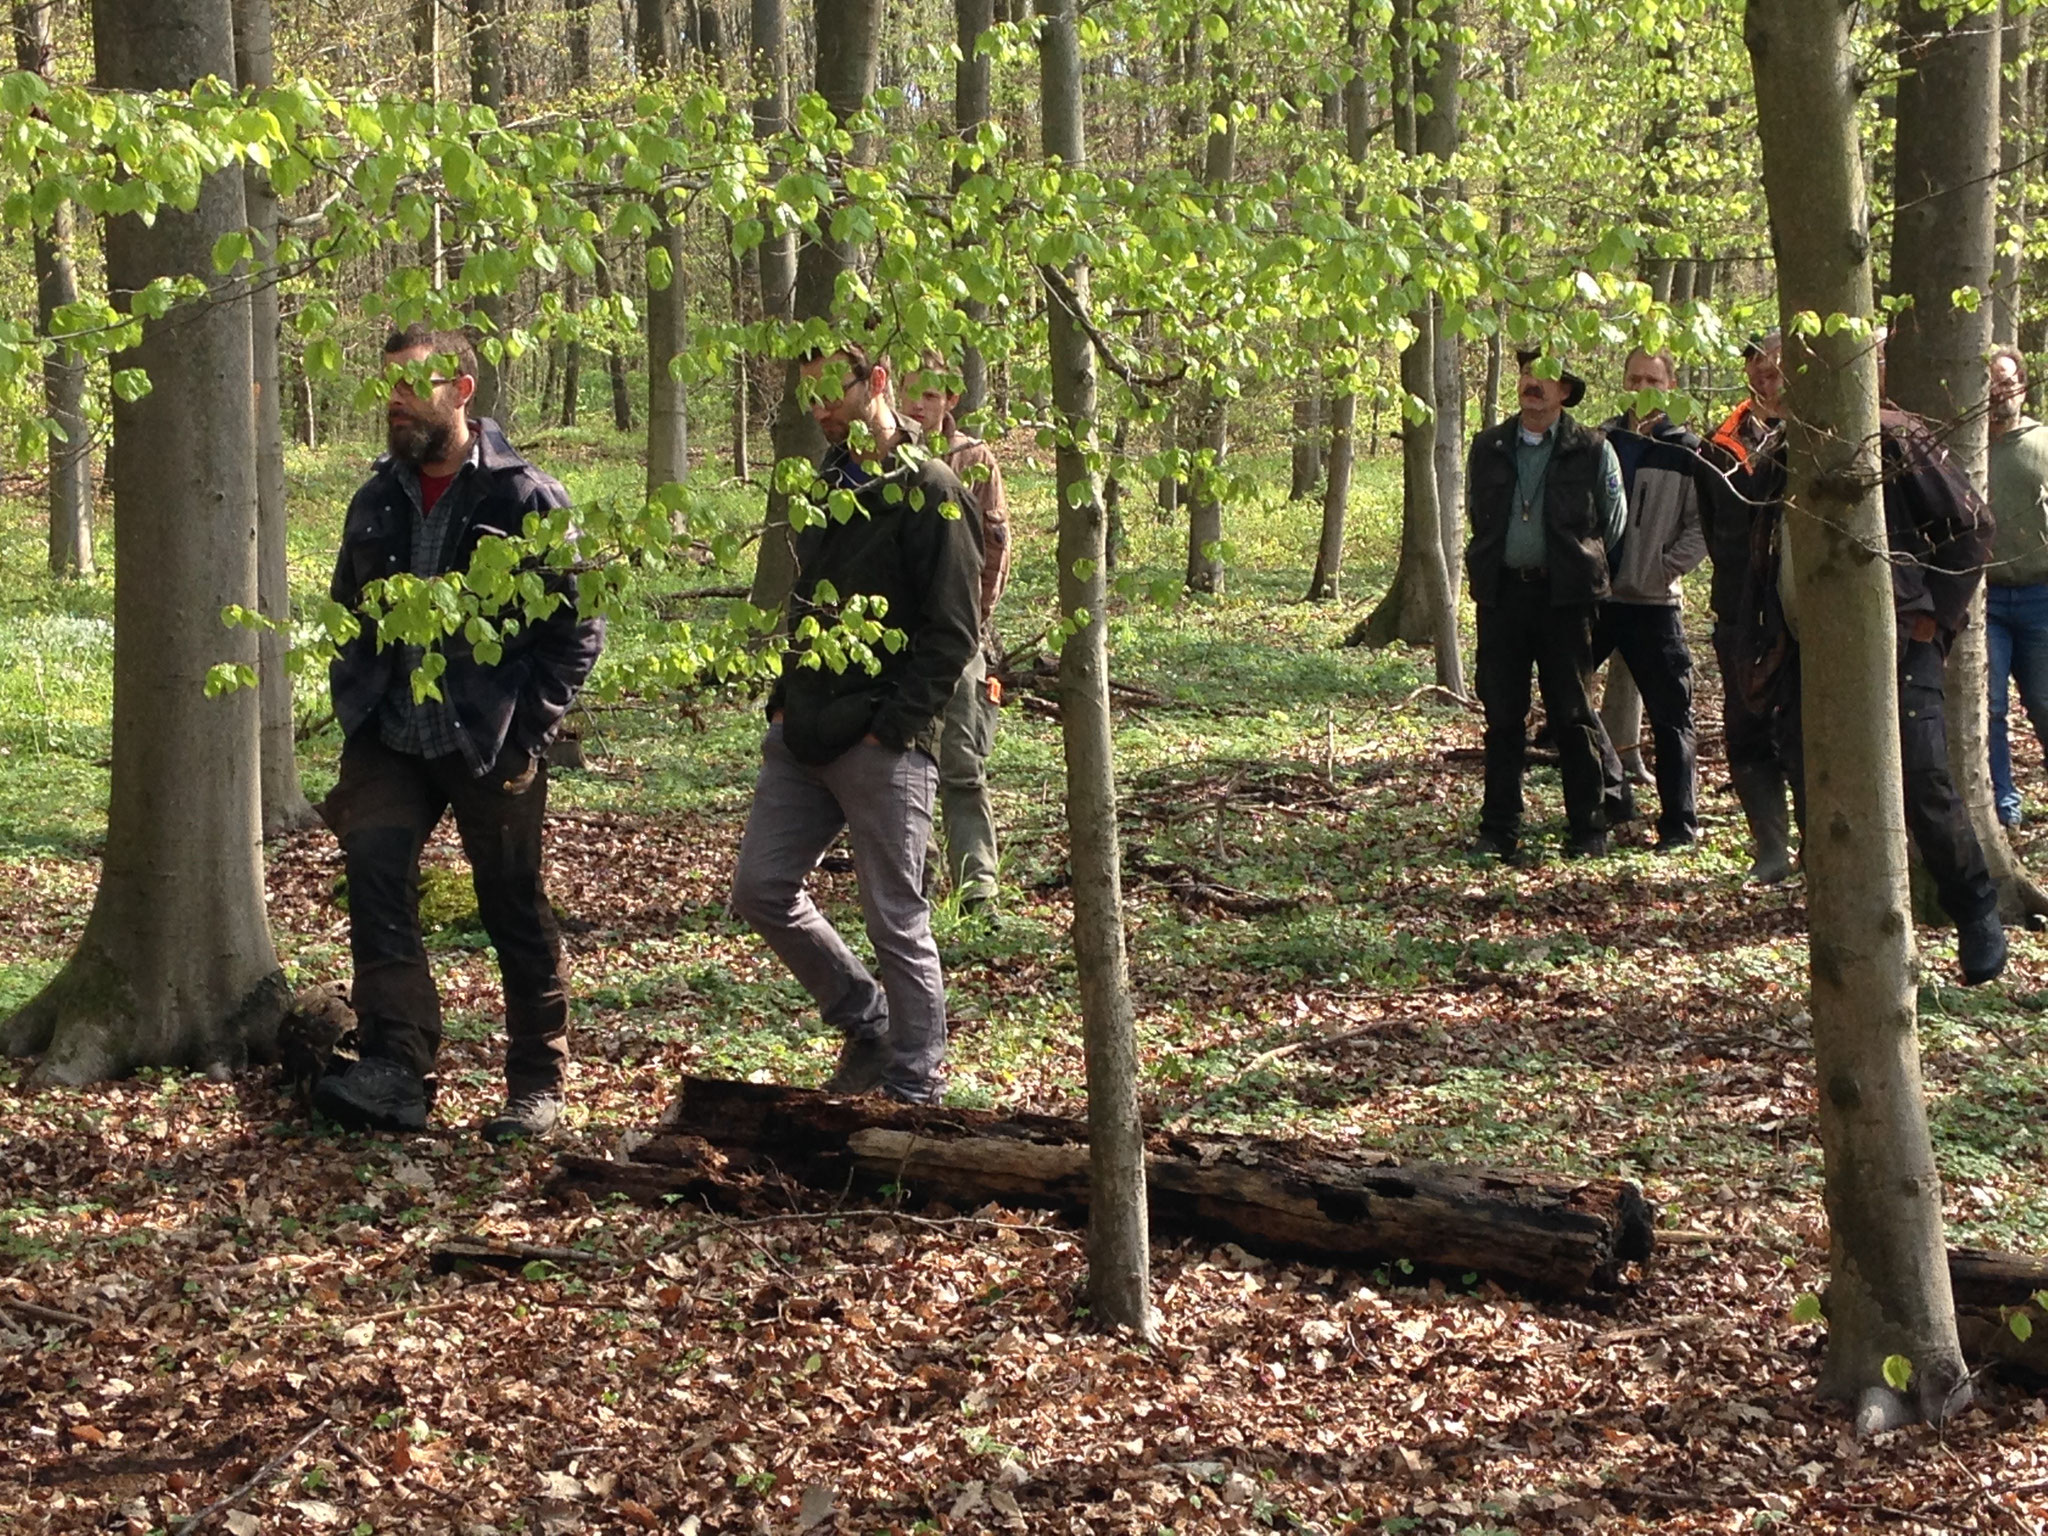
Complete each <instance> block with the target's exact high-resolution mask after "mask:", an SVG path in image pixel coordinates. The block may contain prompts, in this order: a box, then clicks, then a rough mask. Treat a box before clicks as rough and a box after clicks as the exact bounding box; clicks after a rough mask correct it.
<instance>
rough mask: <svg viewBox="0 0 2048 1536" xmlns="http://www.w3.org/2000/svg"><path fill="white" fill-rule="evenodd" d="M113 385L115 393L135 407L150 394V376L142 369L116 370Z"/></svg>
mask: <svg viewBox="0 0 2048 1536" xmlns="http://www.w3.org/2000/svg"><path fill="white" fill-rule="evenodd" d="M113 385H114V393H115V394H117V395H119V396H120V397H121V398H122V399H123V400H126V401H127V402H128V403H129V404H130V405H133V404H134V403H135V402H136V401H137V400H140V399H141V398H142V397H143V396H144V395H146V394H148V393H149V388H150V386H149V375H148V374H146V373H144V372H143V371H142V370H141V369H140V368H116V369H115V370H114V378H113Z"/></svg>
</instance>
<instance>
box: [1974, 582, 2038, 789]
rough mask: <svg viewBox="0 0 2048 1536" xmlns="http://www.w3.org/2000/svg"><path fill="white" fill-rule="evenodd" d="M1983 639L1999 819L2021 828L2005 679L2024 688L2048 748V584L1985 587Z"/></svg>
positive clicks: (2023, 695) (2024, 704)
mask: <svg viewBox="0 0 2048 1536" xmlns="http://www.w3.org/2000/svg"><path fill="white" fill-rule="evenodd" d="M1984 640H1985V645H1986V648H1987V649H1988V650H1989V652H1990V665H1989V667H1988V668H1987V670H1988V671H1989V672H1990V674H1991V791H1992V795H1993V797H1994V798H1995V799H1996V800H1997V802H1998V819H1999V820H2000V821H2002V822H2004V823H2005V824H2006V825H2008V826H2012V825H2014V824H2016V822H2017V821H2018V818H2019V810H2020V792H2019V789H2018V787H2017V786H2016V785H2015V784H2014V783H2013V781H2012V738H2011V737H2010V736H2009V735H2008V734H2007V733H2006V728H2005V717H2006V699H2007V695H2006V679H2007V678H2011V679H2012V680H2013V681H2014V682H2016V683H2018V684H2019V685H2020V704H2021V706H2022V707H2023V708H2025V710H2026V712H2027V719H2028V720H2030V721H2032V722H2033V726H2034V735H2035V736H2036V737H2037V738H2039V740H2040V741H2041V743H2042V745H2043V746H2044V748H2048V584H2042V585H2038V586H2028V587H1993V586H1987V587H1986V588H1985V589H1984Z"/></svg>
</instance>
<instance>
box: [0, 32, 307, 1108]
mask: <svg viewBox="0 0 2048 1536" xmlns="http://www.w3.org/2000/svg"><path fill="white" fill-rule="evenodd" d="M93 55H94V59H95V61H96V64H97V69H98V84H99V85H100V87H101V88H102V89H104V90H109V91H150V90H168V91H183V90H187V89H189V88H190V87H191V86H192V85H193V84H194V82H196V81H197V80H199V79H201V78H202V77H204V76H207V75H213V76H216V77H217V78H219V79H223V80H228V79H233V78H234V72H235V55H234V24H233V18H232V15H231V13H230V10H229V4H228V0H100V3H99V4H97V5H96V6H95V7H94V10H93ZM246 224H247V209H246V206H245V204H244V201H243V191H242V177H241V173H240V171H239V170H234V169H229V170H223V171H218V172H215V173H214V174H213V175H211V176H209V177H208V178H207V179H206V180H205V181H204V182H203V183H202V184H201V187H200V190H199V196H198V202H197V204H196V205H195V207H194V208H193V210H192V211H191V212H189V213H185V212H180V211H178V210H177V209H174V208H171V207H168V206H166V207H165V208H163V209H162V210H161V211H160V212H159V213H158V214H157V216H156V219H155V222H154V223H152V224H144V223H143V222H142V220H141V219H140V218H139V217H137V216H135V215H132V214H129V215H122V216H120V217H116V218H111V219H109V220H108V221H107V229H106V275H107V284H108V288H109V290H110V291H111V292H112V293H114V294H116V295H126V294H133V293H137V292H140V291H141V290H142V289H143V288H145V287H146V286H147V285H148V284H149V283H150V282H151V281H152V280H154V279H155V278H157V277H159V276H164V275H175V276H183V275H185V274H191V275H194V276H196V277H198V278H199V279H200V280H201V281H203V282H206V283H209V284H210V283H213V282H215V281H217V280H218V274H217V273H216V272H215V271H214V268H213V249H214V243H215V242H216V241H217V240H219V239H220V238H221V237H222V236H223V235H226V234H228V233H229V232H231V231H234V230H239V229H242V228H244V227H245V226H246ZM113 361H114V366H116V367H133V368H142V369H144V370H145V371H146V372H147V374H148V376H149V378H150V381H151V382H152V384H153V385H154V388H153V389H152V390H151V391H150V393H149V394H147V395H145V396H144V397H143V398H142V399H140V400H135V401H127V400H120V399H116V400H115V401H114V405H113V416H114V436H113V446H112V448H111V450H110V452H109V456H108V460H109V463H108V467H109V470H110V475H111V479H112V481H113V485H114V498H115V518H116V521H117V523H118V525H119V528H120V538H119V539H118V540H117V542H116V544H115V551H114V764H113V778H112V787H111V793H110V796H109V801H108V808H107V846H106V854H105V857H104V859H103V861H102V864H101V870H100V884H99V890H98V893H97V894H96V895H95V897H94V899H93V907H92V914H91V916H90V917H89V918H88V919H87V921H86V926H85V932H84V934H83V935H82V936H81V937H80V939H79V943H78V948H77V950H76V951H75V952H74V953H73V955H72V956H71V959H70V961H69V963H68V964H67V965H66V966H65V967H64V969H63V970H62V971H60V972H59V973H58V974H57V976H56V978H55V979H54V980H52V981H51V983H50V984H49V985H48V986H47V987H45V988H44V989H43V991H42V992H41V993H40V994H38V995H37V996H36V997H35V998H34V999H33V1000H31V1001H30V1002H29V1003H28V1005H27V1006H26V1007H24V1008H22V1009H21V1011H20V1012H18V1013H17V1014H15V1016H14V1017H13V1018H12V1019H11V1020H9V1021H8V1022H7V1024H6V1026H5V1027H4V1029H0V1044H4V1046H5V1048H6V1049H7V1050H8V1051H9V1052H10V1053H12V1054H16V1055H26V1054H38V1053H39V1054H42V1056H43V1061H42V1065H41V1067H40V1068H39V1069H38V1072H37V1076H38V1078H39V1079H40V1080H44V1081H55V1082H64V1083H83V1082H91V1081H94V1080H97V1079H100V1078H106V1077H115V1076H119V1075H121V1074H123V1073H126V1072H129V1071H132V1070H133V1069H134V1068H136V1067H138V1066H153V1065H161V1066H192V1067H205V1068H209V1069H229V1068H233V1067H237V1066H240V1065H242V1064H243V1063H245V1062H246V1061H247V1060H248V1058H249V1056H250V1054H251V1053H252V1051H253V1052H258V1053H261V1052H265V1051H267V1050H268V1049H269V1046H270V1043H271V1041H272V1040H273V1039H274V1034H275V1030H276V1026H277V1021H278V1019H279V1018H280V1017H281V1016H282V1013H283V1008H284V1004H285V1001H286V992H285V986H284V980H283V975H282V973H281V972H280V970H279V969H278V964H277V956H276V954H275V952H274V951H273V950H272V949H271V944H270V930H269V926H268V923H267V920H266V917H265V912H264V905H263V864H262V845H261V824H260V811H261V802H260V796H259V787H258V763H259V752H258V746H257V726H258V719H259V714H258V701H257V697H256V694H255V692H254V691H253V690H250V689H237V690H235V691H233V692H230V693H227V694H224V695H222V696H221V697H219V698H214V699H209V698H207V697H206V696H205V691H204V684H205V679H206V674H207V671H208V669H209V668H210V667H212V666H213V665H214V664H215V663H217V662H234V663H239V664H242V665H245V666H253V665H255V663H256V643H255V639H254V637H253V636H251V635H249V634H248V633H247V632H246V631H241V630H230V629H227V628H225V627H223V625H222V624H221V622H220V613H221V609H222V608H223V607H225V606H226V605H228V604H231V603H233V604H239V605H241V606H242V607H245V608H253V607H254V606H255V605H256V601H257V593H256V547H257V546H256V485H255V463H256V454H255V420H254V417H253V415H252V413H251V409H250V377H249V365H250V351H249V306H248V305H247V304H242V303H209V302H206V301H203V300H202V301H200V302H197V303H186V304H180V305H179V306H177V307H176V308H175V309H173V310H172V311H171V312H170V313H169V314H168V315H166V316H165V317H164V318H162V319H161V320H154V321H148V322H145V324H144V327H143V331H142V339H141V341H140V343H139V344H138V345H137V346H136V347H135V348H134V349H133V350H132V351H129V352H125V353H122V354H119V355H118V356H116V357H115V358H114V360H113Z"/></svg>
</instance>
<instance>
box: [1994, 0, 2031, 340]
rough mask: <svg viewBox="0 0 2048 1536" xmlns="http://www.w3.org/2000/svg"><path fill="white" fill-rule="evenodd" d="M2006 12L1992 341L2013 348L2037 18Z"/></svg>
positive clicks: (2012, 7) (2014, 6)
mask: <svg viewBox="0 0 2048 1536" xmlns="http://www.w3.org/2000/svg"><path fill="white" fill-rule="evenodd" d="M2001 10H2002V14H2003V17H2004V21H2005V26H2004V28H2003V33H2004V35H2003V37H2002V39H2001V43H2000V48H1999V61H2000V64H2001V65H2002V66H2003V67H2002V70H2001V78H2000V83H1999V95H1998V126H1999V135H1998V229H1997V244H1998V245H2000V246H2002V247H2005V249H2002V250H2000V251H1999V252H1998V253H1997V257H1996V272H1995V275H1994V277H1993V278H1992V285H1991V339H1992V340H1993V341H1995V342H1999V343H2001V344H2003V345H2006V346H2011V345H2012V344H2013V343H2015V342H2017V341H2018V340H2019V337H2020V311H2021V310H2022V308H2023V307H2024V305H2023V303H2022V300H2023V299H2024V297H2025V295H2024V294H2023V293H2022V292H2021V290H2020V274H2021V272H2022V271H2024V270H2025V266H2026V240H2025V230H2026V227H2027V170H2028V166H2027V157H2028V155H2029V153H2030V152H2031V150H2032V148H2033V145H2032V143H2031V142H2030V140H2031V138H2032V129H2033V127H2034V123H2033V113H2032V111H2031V110H2030V109H2031V108H2032V106H2033V102H2032V100H2031V96H2032V93H2031V92H2029V91H2028V89H2027V67H2026V65H2025V63H2024V62H2023V61H2024V60H2025V58H2026V55H2027V48H2028V45H2029V44H2030V43H2031V42H2032V40H2033V26H2034V18H2033V13H2032V12H2030V11H2025V10H2022V9H2020V7H2019V5H2018V3H2017V0H2005V4H2004V5H2003V7H2002V8H2001Z"/></svg>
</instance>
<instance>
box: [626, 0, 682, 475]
mask: <svg viewBox="0 0 2048 1536" xmlns="http://www.w3.org/2000/svg"><path fill="white" fill-rule="evenodd" d="M638 22H639V24H638V26H637V28H636V29H635V42H634V47H635V51H636V52H637V54H638V60H639V65H640V77H641V79H642V80H643V81H644V82H646V83H648V84H654V83H656V82H659V81H663V80H665V79H666V78H667V77H668V76H669V75H670V74H671V73H673V71H674V70H675V68H676V65H677V62H678V60H677V57H676V53H675V42H674V37H673V33H672V32H671V30H670V28H669V25H668V5H667V0H638ZM654 210H655V216H656V217H657V218H658V219H659V220H660V227H659V228H658V229H656V230H655V231H654V233H653V234H651V235H649V236H648V237H647V494H648V495H649V496H652V495H653V494H654V493H655V492H656V491H658V490H660V489H661V488H662V487H663V486H664V485H668V484H670V483H671V482H673V481H677V480H681V479H682V478H683V477H684V476H685V475H687V474H688V473H689V472H690V402H689V391H688V389H687V387H686V386H685V385H684V383H683V381H682V379H681V378H679V377H678V376H677V373H676V368H677V364H678V362H679V360H680V359H681V358H682V356H683V355H684V353H686V352H687V351H688V350H689V346H690V292H689V285H688V284H687V283H686V282H685V281H684V271H683V259H684V247H683V235H684V229H683V205H682V204H681V203H680V202H679V201H677V200H676V199H675V198H673V197H670V196H668V195H666V194H662V195H658V196H657V197H656V198H655V201H654Z"/></svg>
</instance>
